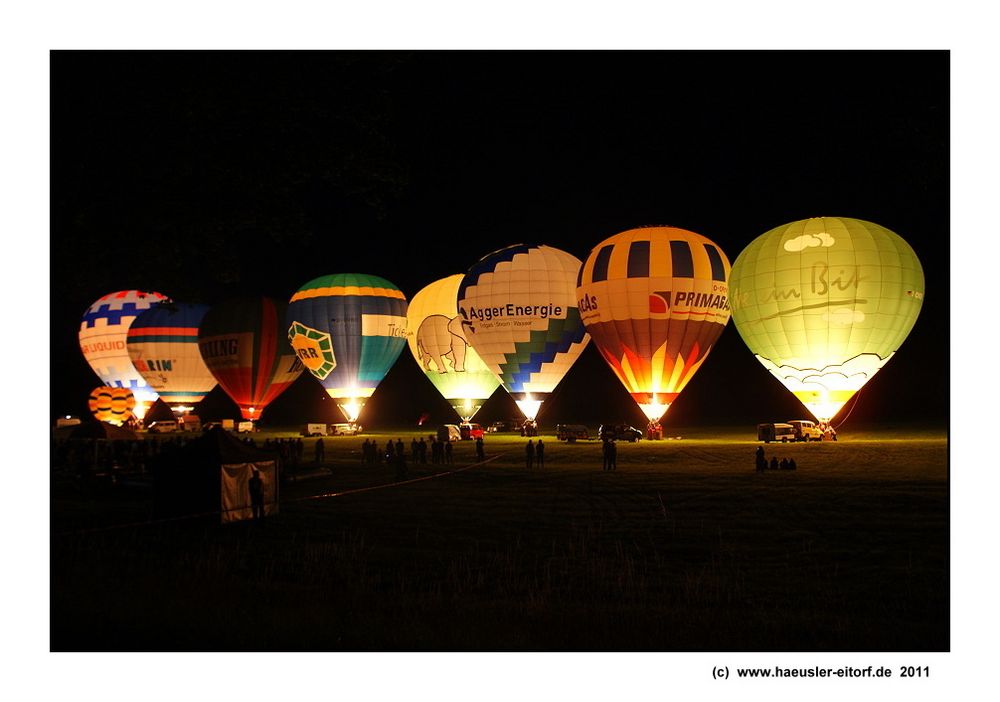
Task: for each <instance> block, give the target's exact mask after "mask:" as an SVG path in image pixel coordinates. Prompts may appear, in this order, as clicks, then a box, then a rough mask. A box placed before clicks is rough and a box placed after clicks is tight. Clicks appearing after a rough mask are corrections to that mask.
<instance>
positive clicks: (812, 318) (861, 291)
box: [731, 217, 924, 421]
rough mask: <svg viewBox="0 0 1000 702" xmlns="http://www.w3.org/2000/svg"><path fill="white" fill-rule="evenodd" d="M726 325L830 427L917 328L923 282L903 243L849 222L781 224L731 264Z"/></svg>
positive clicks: (825, 220) (913, 256)
mask: <svg viewBox="0 0 1000 702" xmlns="http://www.w3.org/2000/svg"><path fill="white" fill-rule="evenodd" d="M731 282H732V298H733V322H734V323H735V325H736V329H737V331H739V333H740V336H741V337H742V338H743V341H744V342H745V343H746V345H747V346H748V347H749V349H750V350H751V351H752V352H753V353H754V355H755V356H756V357H757V360H758V361H760V362H761V364H763V366H764V367H765V368H767V370H768V371H770V372H771V374H772V375H774V376H775V377H776V378H777V379H778V380H779V381H781V383H782V384H783V385H784V386H785V387H786V388H788V390H789V391H791V392H792V393H793V394H794V395H795V396H796V397H797V398H798V399H799V400H800V401H801V402H802V404H803V405H805V407H806V408H807V409H808V410H809V411H810V412H811V413H812V414H813V416H814V417H816V418H817V419H819V420H821V421H828V420H831V419H832V418H833V417H834V416H835V415H836V414H837V412H838V411H839V410H840V409H841V408H842V407H843V406H844V404H845V403H846V402H847V401H848V400H849V399H850V398H851V397H853V395H854V394H855V393H856V392H857V391H858V390H860V389H861V387H863V386H864V385H865V383H867V382H868V381H869V380H871V378H872V377H873V376H874V375H875V374H876V373H877V372H878V371H879V370H880V369H881V368H882V367H883V366H885V364H886V363H887V362H888V361H889V359H890V358H892V356H893V355H894V354H895V353H896V351H897V350H898V349H899V347H900V346H901V345H902V343H903V341H904V340H905V339H906V337H907V335H908V334H909V333H910V330H911V329H912V328H913V325H914V324H915V323H916V321H917V316H918V315H919V313H920V308H921V306H922V304H923V299H924V273H923V268H922V267H921V265H920V261H919V259H918V258H917V255H916V253H915V252H914V250H913V249H912V247H910V245H909V244H908V243H906V241H904V240H903V238H902V237H900V236H899V235H898V234H896V233H895V232H893V231H891V230H889V229H886V228H885V227H883V226H881V225H878V224H874V223H872V222H866V221H864V220H859V219H852V218H848V217H815V218H812V219H805V220H800V221H797V222H791V223H789V224H783V225H781V226H780V227H775V228H774V229H772V230H770V231H768V232H766V233H764V234H762V235H761V236H759V237H757V238H756V239H754V240H753V241H752V242H751V243H750V244H749V245H748V246H747V247H746V248H745V249H744V250H743V252H742V253H740V255H739V256H738V257H737V259H736V262H735V263H734V264H733V273H732V278H731Z"/></svg>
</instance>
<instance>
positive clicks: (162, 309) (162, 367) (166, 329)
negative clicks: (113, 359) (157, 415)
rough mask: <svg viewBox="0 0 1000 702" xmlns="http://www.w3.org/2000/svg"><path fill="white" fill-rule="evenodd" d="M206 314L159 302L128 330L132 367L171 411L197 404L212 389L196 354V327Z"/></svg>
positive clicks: (201, 307)
mask: <svg viewBox="0 0 1000 702" xmlns="http://www.w3.org/2000/svg"><path fill="white" fill-rule="evenodd" d="M206 312H208V305H196V304H189V303H176V302H161V303H159V304H157V305H154V306H152V307H150V308H149V309H148V310H146V311H145V312H143V313H142V314H140V315H139V316H138V317H136V319H135V321H134V322H132V326H131V327H129V330H128V353H129V357H130V358H131V359H132V364H133V365H134V366H135V368H136V370H138V371H139V373H141V374H142V377H143V378H144V379H145V380H146V382H147V383H148V384H149V386H150V387H151V388H153V389H154V390H156V392H157V394H159V396H160V397H161V398H162V399H163V401H164V402H166V403H167V404H168V405H171V406H172V407H176V406H179V405H183V404H190V403H196V402H200V401H201V400H202V399H203V398H204V397H205V395H207V394H208V393H209V391H210V390H211V389H212V388H214V387H215V384H216V381H215V377H214V376H213V375H212V373H211V371H209V370H208V366H206V365H205V362H204V361H203V360H202V358H201V353H200V351H199V350H198V327H199V325H200V324H201V321H202V319H203V318H204V316H205V313H206Z"/></svg>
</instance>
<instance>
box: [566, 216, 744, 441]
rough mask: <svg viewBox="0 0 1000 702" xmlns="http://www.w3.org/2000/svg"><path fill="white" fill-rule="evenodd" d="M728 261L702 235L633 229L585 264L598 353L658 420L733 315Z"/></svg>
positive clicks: (585, 292) (583, 295)
mask: <svg viewBox="0 0 1000 702" xmlns="http://www.w3.org/2000/svg"><path fill="white" fill-rule="evenodd" d="M728 276H729V260H728V259H727V258H726V255H725V253H723V251H722V249H720V248H719V247H718V246H716V245H715V244H714V243H712V242H711V241H710V240H709V239H707V238H705V237H704V236H702V235H701V234H696V233H694V232H690V231H687V230H685V229H678V228H676V227H642V228H639V229H630V230H628V231H624V232H621V233H620V234H616V235H614V236H612V237H610V238H608V239H605V240H604V241H602V242H601V243H600V244H598V245H597V246H596V247H594V249H593V251H591V253H590V256H588V257H587V260H586V261H585V262H584V264H583V268H581V270H580V279H579V286H578V288H577V294H578V297H579V306H580V314H581V316H582V318H583V322H584V324H585V325H586V327H587V332H588V333H589V334H590V336H591V337H593V339H594V343H595V344H596V345H597V348H598V350H599V351H600V352H601V356H603V357H604V360H605V361H607V363H608V365H609V366H611V369H612V370H613V371H614V373H615V375H617V376H618V379H619V380H620V381H621V382H622V384H623V385H624V386H625V388H626V389H627V390H628V391H629V393H630V394H631V395H632V398H633V399H634V400H635V401H636V403H637V404H638V405H639V407H640V408H641V409H642V411H643V413H645V415H646V416H647V417H648V418H649V420H650V421H651V422H652V421H656V420H658V419H660V417H662V416H663V414H664V413H665V412H666V411H667V409H668V408H669V407H670V405H671V403H673V401H674V400H675V399H676V398H677V395H678V394H679V393H680V392H681V390H683V389H684V386H685V385H687V383H688V381H690V380H691V378H692V376H694V374H695V373H696V372H697V371H698V369H699V368H700V367H701V365H702V363H704V361H705V359H706V358H707V357H708V352H709V351H711V350H712V346H713V345H714V344H715V342H716V340H717V339H718V338H719V335H720V334H722V331H723V330H724V329H725V327H726V323H727V322H728V321H729V316H730V310H729V299H728V298H729V290H728V284H727V279H728Z"/></svg>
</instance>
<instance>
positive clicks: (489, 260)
mask: <svg viewBox="0 0 1000 702" xmlns="http://www.w3.org/2000/svg"><path fill="white" fill-rule="evenodd" d="M532 248H535V247H533V246H528V245H527V244H514V245H513V246H508V247H507V248H506V249H500V250H499V251H494V252H493V253H491V254H488V255H486V256H483V257H482V258H481V259H479V262H478V263H476V264H474V265H473V266H472V268H470V269H469V272H468V273H466V274H465V277H464V278H462V284H461V285H459V286H458V296H457V297H456V299H458V300H462V299H465V290H466V288H468V287H469V286H471V285H475V284H476V283H478V282H479V276H481V275H482V274H483V273H492V272H493V271H494V270H496V267H497V266H498V265H500V264H501V263H504V262H505V261H513V260H514V257H515V256H517V255H518V254H523V253H528V251H530V250H531V249H532Z"/></svg>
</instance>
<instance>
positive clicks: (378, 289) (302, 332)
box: [286, 273, 407, 422]
mask: <svg viewBox="0 0 1000 702" xmlns="http://www.w3.org/2000/svg"><path fill="white" fill-rule="evenodd" d="M406 307H407V305H406V296H405V295H403V292H402V291H401V290H400V289H399V288H398V287H396V286H395V285H393V284H392V283H390V282H389V281H388V280H385V279H384V278H379V277H378V276H374V275H364V274H358V273H338V274H335V275H327V276H322V277H320V278H316V279H314V280H311V281H309V282H308V283H306V284H305V285H303V286H302V287H301V288H299V290H298V291H297V292H296V293H295V294H294V295H292V299H291V301H290V302H289V305H288V313H287V315H286V320H287V322H288V340H289V342H290V343H291V345H292V348H293V349H294V350H295V353H296V354H298V357H299V360H300V361H301V362H302V365H304V366H305V367H306V369H307V370H308V371H309V372H310V373H312V374H313V375H314V376H315V377H316V379H317V380H319V381H320V383H321V384H322V385H323V387H324V388H325V389H326V392H327V394H328V395H329V396H330V397H331V398H333V399H334V401H335V402H336V403H337V405H338V406H339V407H340V409H341V410H342V411H343V412H344V415H345V416H346V417H347V419H348V420H349V421H352V422H353V421H355V420H356V419H357V418H358V415H359V414H360V413H361V409H362V407H363V406H364V403H365V400H367V399H368V398H369V397H371V396H372V393H374V392H375V388H376V387H377V386H378V384H379V383H380V382H382V379H383V378H384V377H385V375H386V373H388V372H389V369H390V368H392V365H393V364H394V363H395V362H396V359H397V358H399V354H400V353H401V352H402V351H403V348H404V347H405V346H406Z"/></svg>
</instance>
